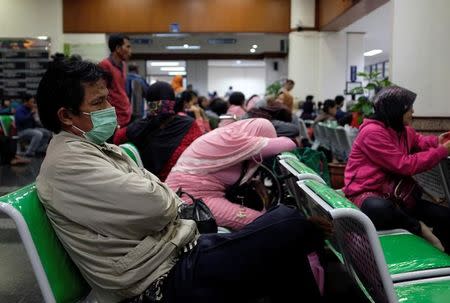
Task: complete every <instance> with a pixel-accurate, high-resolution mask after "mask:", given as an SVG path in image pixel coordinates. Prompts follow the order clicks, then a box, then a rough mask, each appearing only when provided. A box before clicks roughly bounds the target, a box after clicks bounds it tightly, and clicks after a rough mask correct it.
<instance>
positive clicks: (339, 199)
mask: <svg viewBox="0 0 450 303" xmlns="http://www.w3.org/2000/svg"><path fill="white" fill-rule="evenodd" d="M305 184H306V186H308V187H309V188H310V189H311V190H312V191H313V192H314V193H315V194H316V195H318V196H319V197H321V198H322V199H323V200H324V201H325V202H327V203H328V204H329V205H330V206H331V207H333V208H354V209H359V208H358V207H357V206H356V205H355V204H353V203H352V202H350V201H349V200H348V199H347V198H345V197H343V196H341V195H340V194H338V193H337V192H336V191H335V190H334V189H332V188H330V187H329V186H328V185H326V184H322V183H319V182H317V181H315V180H307V181H305Z"/></svg>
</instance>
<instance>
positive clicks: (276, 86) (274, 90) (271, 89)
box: [266, 81, 282, 96]
mask: <svg viewBox="0 0 450 303" xmlns="http://www.w3.org/2000/svg"><path fill="white" fill-rule="evenodd" d="M281 87H282V85H281V82H280V81H275V82H274V83H272V84H270V85H269V86H268V87H267V88H266V96H276V95H278V92H279V91H280V89H281Z"/></svg>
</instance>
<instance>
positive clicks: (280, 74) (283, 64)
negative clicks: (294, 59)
mask: <svg viewBox="0 0 450 303" xmlns="http://www.w3.org/2000/svg"><path fill="white" fill-rule="evenodd" d="M264 62H265V63H266V87H267V86H269V85H271V84H272V83H274V82H275V81H279V80H282V79H286V78H287V77H288V73H287V69H288V66H287V61H286V60H285V59H282V58H265V59H264ZM275 62H276V64H277V66H278V70H275V68H274V64H275Z"/></svg>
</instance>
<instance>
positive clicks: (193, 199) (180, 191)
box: [176, 187, 197, 204]
mask: <svg viewBox="0 0 450 303" xmlns="http://www.w3.org/2000/svg"><path fill="white" fill-rule="evenodd" d="M176 194H177V196H178V197H180V198H181V196H182V195H186V196H188V197H189V198H191V200H192V203H193V204H195V202H196V201H197V199H195V198H194V196H192V195H191V194H190V193H187V192H185V191H183V189H182V188H181V187H178V189H177V192H176Z"/></svg>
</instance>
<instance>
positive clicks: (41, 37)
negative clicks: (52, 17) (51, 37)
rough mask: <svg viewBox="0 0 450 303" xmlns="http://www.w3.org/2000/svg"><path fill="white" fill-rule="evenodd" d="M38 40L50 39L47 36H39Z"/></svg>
mask: <svg viewBox="0 0 450 303" xmlns="http://www.w3.org/2000/svg"><path fill="white" fill-rule="evenodd" d="M37 38H38V39H39V40H47V39H48V37H47V36H37Z"/></svg>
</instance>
